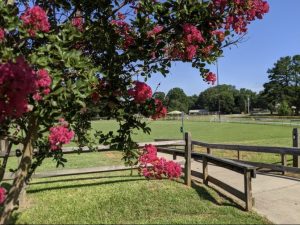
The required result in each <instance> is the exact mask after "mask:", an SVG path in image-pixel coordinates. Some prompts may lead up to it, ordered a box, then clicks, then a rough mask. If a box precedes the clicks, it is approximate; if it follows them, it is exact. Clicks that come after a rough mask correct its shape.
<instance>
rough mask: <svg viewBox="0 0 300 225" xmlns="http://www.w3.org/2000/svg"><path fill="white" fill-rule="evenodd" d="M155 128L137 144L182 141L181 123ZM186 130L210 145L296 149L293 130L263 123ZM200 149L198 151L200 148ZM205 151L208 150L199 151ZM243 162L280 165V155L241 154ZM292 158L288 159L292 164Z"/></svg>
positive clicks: (194, 125) (99, 124)
mask: <svg viewBox="0 0 300 225" xmlns="http://www.w3.org/2000/svg"><path fill="white" fill-rule="evenodd" d="M148 123H149V126H150V127H151V129H152V132H151V135H147V134H143V133H142V132H138V131H137V132H136V133H135V135H134V137H135V140H136V141H152V140H153V139H155V138H175V139H176V138H182V137H183V134H182V133H180V126H181V121H178V120H165V121H149V122H148ZM93 127H94V129H101V130H104V131H108V130H109V129H115V130H116V129H117V124H116V123H115V122H113V121H95V122H94V123H93ZM184 130H185V131H189V132H191V134H192V139H193V140H198V141H204V142H209V143H227V144H242V145H261V146H284V147H290V146H292V127H290V126H278V125H263V124H245V123H218V122H203V121H184ZM196 150H197V148H196ZM198 150H199V151H203V150H204V149H198ZM214 152H215V154H216V155H218V156H222V157H228V158H236V157H237V153H236V152H232V151H221V150H216V151H214ZM241 157H242V159H243V160H249V161H257V162H268V163H278V162H280V155H278V154H265V153H248V152H243V153H241ZM290 162H291V157H288V163H290Z"/></svg>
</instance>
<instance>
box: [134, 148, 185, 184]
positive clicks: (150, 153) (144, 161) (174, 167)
mask: <svg viewBox="0 0 300 225" xmlns="http://www.w3.org/2000/svg"><path fill="white" fill-rule="evenodd" d="M139 163H140V165H139V171H140V173H141V174H142V175H143V176H144V177H146V178H148V179H150V178H155V179H162V178H163V177H167V178H169V179H175V178H178V177H180V175H181V166H180V165H179V164H178V163H176V162H173V161H168V160H166V159H165V158H163V157H162V158H159V157H158V156H157V148H156V147H155V146H154V145H145V147H144V149H143V153H142V154H141V155H140V157H139Z"/></svg>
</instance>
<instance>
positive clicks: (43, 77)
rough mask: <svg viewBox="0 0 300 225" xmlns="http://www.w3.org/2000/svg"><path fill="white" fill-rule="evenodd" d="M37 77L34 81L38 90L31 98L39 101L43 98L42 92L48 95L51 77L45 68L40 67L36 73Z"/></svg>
mask: <svg viewBox="0 0 300 225" xmlns="http://www.w3.org/2000/svg"><path fill="white" fill-rule="evenodd" d="M36 75H37V79H36V81H35V84H36V87H37V88H38V90H39V91H37V92H36V93H35V94H34V95H33V99H34V100H36V101H40V100H42V99H43V97H42V94H44V95H48V94H49V93H50V88H49V87H50V85H51V77H50V75H49V73H48V71H47V70H45V69H40V70H38V71H37V73H36Z"/></svg>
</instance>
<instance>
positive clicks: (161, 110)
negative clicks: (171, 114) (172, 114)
mask: <svg viewBox="0 0 300 225" xmlns="http://www.w3.org/2000/svg"><path fill="white" fill-rule="evenodd" d="M166 115H167V108H166V107H165V106H163V104H162V102H161V100H159V99H155V113H154V114H153V115H152V116H151V118H152V119H153V120H156V119H159V118H162V117H165V116H166Z"/></svg>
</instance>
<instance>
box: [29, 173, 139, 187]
mask: <svg viewBox="0 0 300 225" xmlns="http://www.w3.org/2000/svg"><path fill="white" fill-rule="evenodd" d="M128 176H129V175H128ZM128 176H121V175H116V176H97V177H93V176H90V177H82V178H71V179H59V180H49V181H38V182H34V183H30V186H33V185H37V184H51V183H59V182H71V181H83V180H97V179H105V178H117V177H119V178H122V177H128ZM130 177H141V176H139V175H130Z"/></svg>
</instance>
